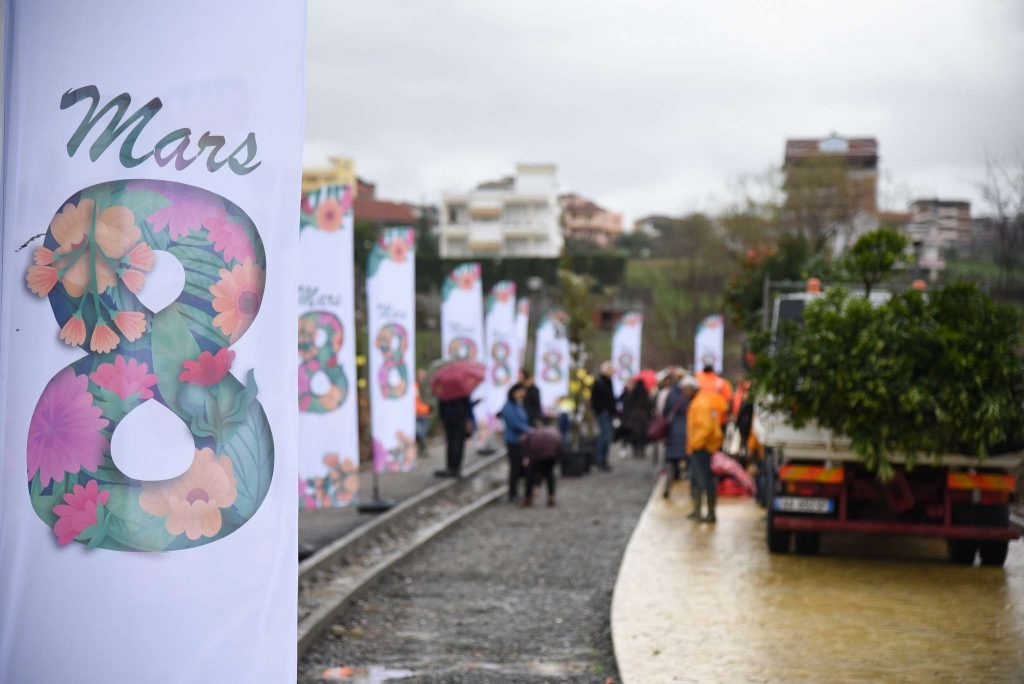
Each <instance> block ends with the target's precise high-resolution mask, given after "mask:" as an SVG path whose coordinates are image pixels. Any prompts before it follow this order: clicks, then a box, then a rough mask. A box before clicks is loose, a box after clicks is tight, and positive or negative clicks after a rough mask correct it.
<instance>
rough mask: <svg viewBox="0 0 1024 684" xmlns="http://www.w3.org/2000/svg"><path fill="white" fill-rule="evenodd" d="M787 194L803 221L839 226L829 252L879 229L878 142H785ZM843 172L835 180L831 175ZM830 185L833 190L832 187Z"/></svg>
mask: <svg viewBox="0 0 1024 684" xmlns="http://www.w3.org/2000/svg"><path fill="white" fill-rule="evenodd" d="M782 170H783V174H784V175H785V177H786V186H785V189H786V192H787V196H788V199H790V200H791V199H793V197H789V195H790V193H791V192H792V193H802V195H801V196H799V197H798V198H797V199H796V202H797V203H798V204H801V205H802V206H801V207H800V209H799V210H800V211H802V212H803V213H804V216H805V218H808V219H810V220H811V221H817V222H819V223H822V222H824V223H829V222H839V223H840V224H841V225H839V226H831V228H832V229H835V230H836V235H835V239H834V240H833V242H832V249H833V251H834V252H835V253H837V254H838V253H841V252H842V251H843V250H844V249H845V248H846V247H847V246H849V245H850V244H852V242H854V241H855V240H856V239H857V238H858V237H859V236H860V235H862V234H863V233H865V232H867V231H870V230H874V229H875V228H877V227H878V141H877V140H876V139H875V138H871V137H857V138H846V137H843V136H840V135H837V134H836V133H832V134H830V135H828V136H827V137H824V138H790V139H788V140H786V154H785V160H784V162H783V167H782ZM837 170H842V171H843V172H844V173H843V175H842V177H839V176H838V175H837V174H836V173H835V171H837ZM830 183H834V185H830Z"/></svg>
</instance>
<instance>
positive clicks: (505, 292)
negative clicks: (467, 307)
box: [484, 280, 519, 428]
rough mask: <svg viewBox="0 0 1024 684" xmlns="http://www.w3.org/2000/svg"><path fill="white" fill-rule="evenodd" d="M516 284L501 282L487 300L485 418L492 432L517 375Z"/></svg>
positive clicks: (485, 324) (496, 284) (485, 323)
mask: <svg viewBox="0 0 1024 684" xmlns="http://www.w3.org/2000/svg"><path fill="white" fill-rule="evenodd" d="M515 322H516V284H515V283H514V282H512V281H510V280H502V281H500V282H497V283H495V284H494V287H492V288H491V293H490V294H489V295H488V296H487V315H486V317H485V319H484V326H485V327H486V329H487V402H486V403H487V417H488V424H489V425H490V427H492V428H494V427H495V424H496V421H495V416H497V415H498V413H500V412H501V409H502V407H503V406H504V405H505V401H506V399H507V395H508V391H509V389H511V387H512V385H513V383H515V382H516V376H517V375H518V374H519V363H518V358H517V354H516V330H515Z"/></svg>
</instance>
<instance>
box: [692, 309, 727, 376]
mask: <svg viewBox="0 0 1024 684" xmlns="http://www.w3.org/2000/svg"><path fill="white" fill-rule="evenodd" d="M693 348H694V357H693V369H694V371H700V370H701V369H702V368H704V366H714V367H715V372H716V373H718V374H719V375H721V374H722V371H723V370H724V369H723V367H722V360H723V359H724V358H725V322H724V321H723V319H722V315H721V314H712V315H711V316H708V317H707V318H705V319H704V320H703V321H701V322H700V325H698V326H697V335H696V339H695V340H694V343H693Z"/></svg>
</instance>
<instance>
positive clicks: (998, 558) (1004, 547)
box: [978, 539, 1010, 568]
mask: <svg viewBox="0 0 1024 684" xmlns="http://www.w3.org/2000/svg"><path fill="white" fill-rule="evenodd" d="M1009 550H1010V542H1008V541H1006V540H1005V539H1004V540H1002V541H983V542H981V543H980V544H978V554H979V555H980V556H981V564H982V565H988V566H991V567H996V568H1001V567H1003V564H1004V563H1006V554H1007V552H1009Z"/></svg>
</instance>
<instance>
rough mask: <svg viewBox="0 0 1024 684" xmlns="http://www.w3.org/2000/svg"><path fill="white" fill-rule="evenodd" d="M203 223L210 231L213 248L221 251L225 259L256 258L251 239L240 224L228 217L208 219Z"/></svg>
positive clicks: (242, 259)
mask: <svg viewBox="0 0 1024 684" xmlns="http://www.w3.org/2000/svg"><path fill="white" fill-rule="evenodd" d="M205 225H206V228H207V230H209V231H210V240H211V241H212V242H213V248H214V249H215V250H217V251H218V252H223V253H224V259H225V260H226V261H231V260H232V259H235V260H236V261H245V260H246V259H255V258H256V250H254V249H253V247H252V240H251V239H250V238H249V234H248V233H246V232H245V228H244V227H243V226H242V224H240V223H235V222H234V221H232V220H230V219H210V220H209V221H208V222H207V223H206V224H205Z"/></svg>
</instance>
